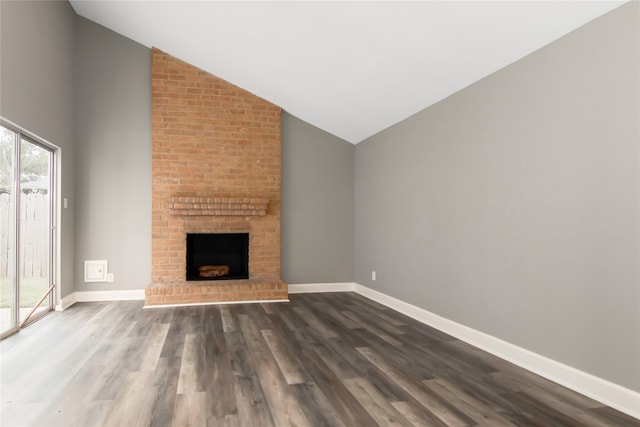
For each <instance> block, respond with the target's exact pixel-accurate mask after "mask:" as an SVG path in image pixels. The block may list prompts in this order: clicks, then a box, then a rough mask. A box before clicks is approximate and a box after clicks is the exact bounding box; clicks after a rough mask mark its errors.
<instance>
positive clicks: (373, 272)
mask: <svg viewBox="0 0 640 427" xmlns="http://www.w3.org/2000/svg"><path fill="white" fill-rule="evenodd" d="M371 280H373V281H374V282H375V281H376V272H375V271H372V272H371Z"/></svg>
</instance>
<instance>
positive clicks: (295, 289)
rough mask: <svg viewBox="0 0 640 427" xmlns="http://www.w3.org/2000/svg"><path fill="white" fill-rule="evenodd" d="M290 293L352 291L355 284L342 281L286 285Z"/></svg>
mask: <svg viewBox="0 0 640 427" xmlns="http://www.w3.org/2000/svg"><path fill="white" fill-rule="evenodd" d="M288 286H289V293H290V294H308V293H315V292H353V291H354V290H355V288H356V284H355V283H353V282H344V283H303V284H299V285H295V284H294V285H288Z"/></svg>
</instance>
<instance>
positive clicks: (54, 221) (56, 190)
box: [0, 117, 61, 339]
mask: <svg viewBox="0 0 640 427" xmlns="http://www.w3.org/2000/svg"><path fill="white" fill-rule="evenodd" d="M0 126H3V127H5V128H6V129H9V130H10V131H12V132H15V134H16V136H17V139H18V141H17V142H18V143H17V147H16V148H17V150H16V153H15V158H14V160H15V166H16V168H15V172H14V188H15V187H16V186H17V189H18V191H17V192H16V196H15V201H14V203H15V218H16V224H15V225H16V231H15V241H14V245H15V248H16V255H15V261H14V262H15V266H14V267H15V271H16V283H14V284H13V286H14V287H15V289H14V295H13V299H14V301H13V302H14V304H15V307H16V310H15V312H14V313H13V315H14V316H15V318H14V319H13V320H15V321H16V324H15V326H14V327H13V328H11V329H8V330H6V331H4V332H2V333H0V339H3V338H6V337H7V336H9V335H13V334H15V333H16V332H19V331H20V329H21V327H20V277H19V270H20V269H19V265H20V249H19V244H20V224H19V221H20V197H21V193H22V192H21V188H20V141H21V140H22V139H24V140H26V141H27V142H29V143H31V144H35V145H38V146H40V147H42V148H44V149H46V150H47V151H49V152H50V153H51V156H50V158H49V188H50V193H51V194H50V195H49V218H50V221H49V278H50V282H52V283H55V284H56V288H55V289H54V291H53V292H51V293H49V295H48V296H47V298H46V299H45V301H43V303H42V304H44V303H45V302H46V303H47V306H48V308H49V309H48V310H46V311H42V312H40V313H34V314H33V315H32V316H31V317H30V318H29V320H28V322H27V323H26V324H25V325H23V327H26V326H29V325H30V324H31V323H33V322H35V321H36V320H38V319H40V318H42V317H43V316H46V315H47V314H49V313H51V312H52V311H53V310H54V309H55V307H56V304H57V302H58V301H60V299H61V297H60V295H61V294H60V287H59V285H58V284H59V283H60V276H59V272H60V268H59V267H60V260H59V257H58V253H59V251H58V249H59V243H58V242H59V240H60V239H59V236H58V230H59V229H60V222H59V218H60V215H59V214H58V213H59V198H60V196H59V195H60V179H59V176H60V175H59V174H60V168H59V165H60V160H59V157H60V147H58V146H56V145H54V144H52V143H50V142H49V141H47V140H46V139H44V138H41V137H39V136H38V135H36V134H34V133H32V132H29V131H27V130H26V129H24V128H23V127H21V126H19V125H17V124H15V123H13V122H11V121H10V120H6V119H4V118H3V117H0ZM42 304H41V306H42Z"/></svg>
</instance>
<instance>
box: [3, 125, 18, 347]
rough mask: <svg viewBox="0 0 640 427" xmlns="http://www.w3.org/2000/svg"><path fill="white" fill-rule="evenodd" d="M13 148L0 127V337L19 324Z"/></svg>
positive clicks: (9, 133)
mask: <svg viewBox="0 0 640 427" xmlns="http://www.w3.org/2000/svg"><path fill="white" fill-rule="evenodd" d="M16 149H17V134H16V133H15V132H12V131H11V130H9V129H6V128H4V127H2V126H0V336H1V335H5V334H7V333H8V332H11V331H12V330H14V329H16V328H17V327H18V324H17V321H18V316H17V312H16V310H17V304H16V303H17V299H16V290H17V275H16V191H15V188H16V179H15V178H16Z"/></svg>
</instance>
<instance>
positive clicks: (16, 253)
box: [0, 126, 55, 336]
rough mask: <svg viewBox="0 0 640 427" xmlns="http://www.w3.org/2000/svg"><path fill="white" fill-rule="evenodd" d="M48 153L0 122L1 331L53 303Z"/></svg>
mask: <svg viewBox="0 0 640 427" xmlns="http://www.w3.org/2000/svg"><path fill="white" fill-rule="evenodd" d="M53 157H54V152H53V150H52V149H51V148H49V147H47V146H45V145H44V144H41V143H39V142H38V141H36V140H35V139H34V138H30V137H28V136H27V135H24V134H23V133H21V132H20V131H18V130H15V129H11V128H9V127H8V126H0V336H6V335H8V334H10V333H13V332H15V331H17V330H18V329H19V328H20V327H22V326H24V325H25V324H26V323H27V322H28V321H30V320H34V319H36V318H38V317H39V316H41V315H43V314H45V313H46V312H48V311H50V310H51V309H52V308H53V292H50V291H51V285H52V284H53V268H52V267H53V265H54V264H53V241H54V237H55V234H54V233H55V229H54V226H53V224H54V223H53V201H54V198H53V164H54V162H53Z"/></svg>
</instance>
